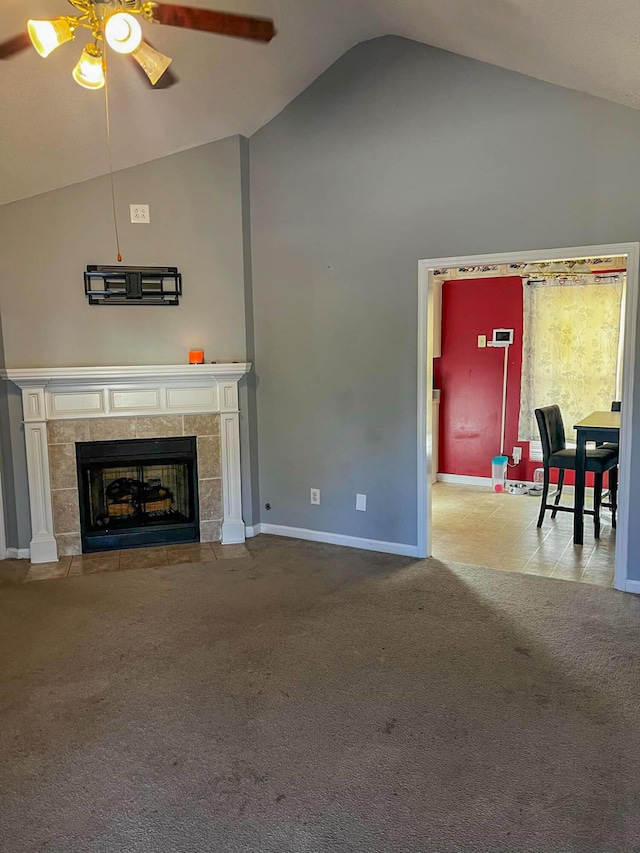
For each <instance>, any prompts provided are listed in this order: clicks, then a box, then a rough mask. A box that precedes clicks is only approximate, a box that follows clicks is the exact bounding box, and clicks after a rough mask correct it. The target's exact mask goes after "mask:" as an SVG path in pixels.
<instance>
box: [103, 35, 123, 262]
mask: <svg viewBox="0 0 640 853" xmlns="http://www.w3.org/2000/svg"><path fill="white" fill-rule="evenodd" d="M102 62H103V68H104V78H105V82H104V100H105V107H106V112H107V148H108V149H109V179H110V181H111V206H112V209H113V230H114V232H115V236H116V250H117V252H118V263H121V262H122V255H121V254H120V235H119V234H118V217H117V216H116V190H115V187H114V183H113V159H112V156H111V118H110V114H109V74H108V72H107V54H106V46H105V48H104V53H103V59H102Z"/></svg>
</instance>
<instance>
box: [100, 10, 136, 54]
mask: <svg viewBox="0 0 640 853" xmlns="http://www.w3.org/2000/svg"><path fill="white" fill-rule="evenodd" d="M104 37H105V38H106V40H107V44H108V45H109V47H110V48H112V49H113V50H115V51H116V53H133V51H134V50H136V49H137V48H139V47H140V42H141V41H142V27H141V26H140V21H139V20H138V19H137V18H136V17H135V16H134V15H130V14H129V13H128V12H115V13H114V14H113V15H111V16H110V17H109V18H108V19H107V23H106V24H105V28H104Z"/></svg>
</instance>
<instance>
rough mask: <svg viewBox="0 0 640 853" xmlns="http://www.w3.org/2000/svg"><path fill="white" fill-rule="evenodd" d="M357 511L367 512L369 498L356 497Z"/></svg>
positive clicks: (364, 496) (363, 496)
mask: <svg viewBox="0 0 640 853" xmlns="http://www.w3.org/2000/svg"><path fill="white" fill-rule="evenodd" d="M356 509H359V510H360V512H366V511H367V496H366V495H356Z"/></svg>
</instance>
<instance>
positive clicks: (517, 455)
mask: <svg viewBox="0 0 640 853" xmlns="http://www.w3.org/2000/svg"><path fill="white" fill-rule="evenodd" d="M511 455H512V456H513V464H514V465H518V464H519V463H520V462H521V460H522V448H521V447H514V448H513V453H512V454H511Z"/></svg>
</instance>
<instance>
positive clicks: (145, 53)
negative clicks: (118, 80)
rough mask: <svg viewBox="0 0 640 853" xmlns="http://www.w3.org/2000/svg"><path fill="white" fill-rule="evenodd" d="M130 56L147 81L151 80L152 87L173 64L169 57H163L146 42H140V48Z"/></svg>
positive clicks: (162, 54)
mask: <svg viewBox="0 0 640 853" xmlns="http://www.w3.org/2000/svg"><path fill="white" fill-rule="evenodd" d="M131 55H132V56H133V58H134V59H135V61H136V62H137V63H138V65H139V66H140V68H142V70H143V71H144V73H145V74H146V75H147V77H148V78H149V80H151V83H152V85H153V86H155V85H156V83H157V82H158V80H159V79H160V78H161V77H162V75H163V74H164V72H165V71H166V70H167V68H168V67H169V66H170V65H171V63H172V62H173V60H172V59H171V58H170V57H168V56H165V55H164V53H160V51H159V50H156V49H155V48H153V47H151V45H150V44H147V43H146V41H143V42H141V43H140V46H139V47H138V48H136V50H134V51H133V53H132V54H131Z"/></svg>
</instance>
